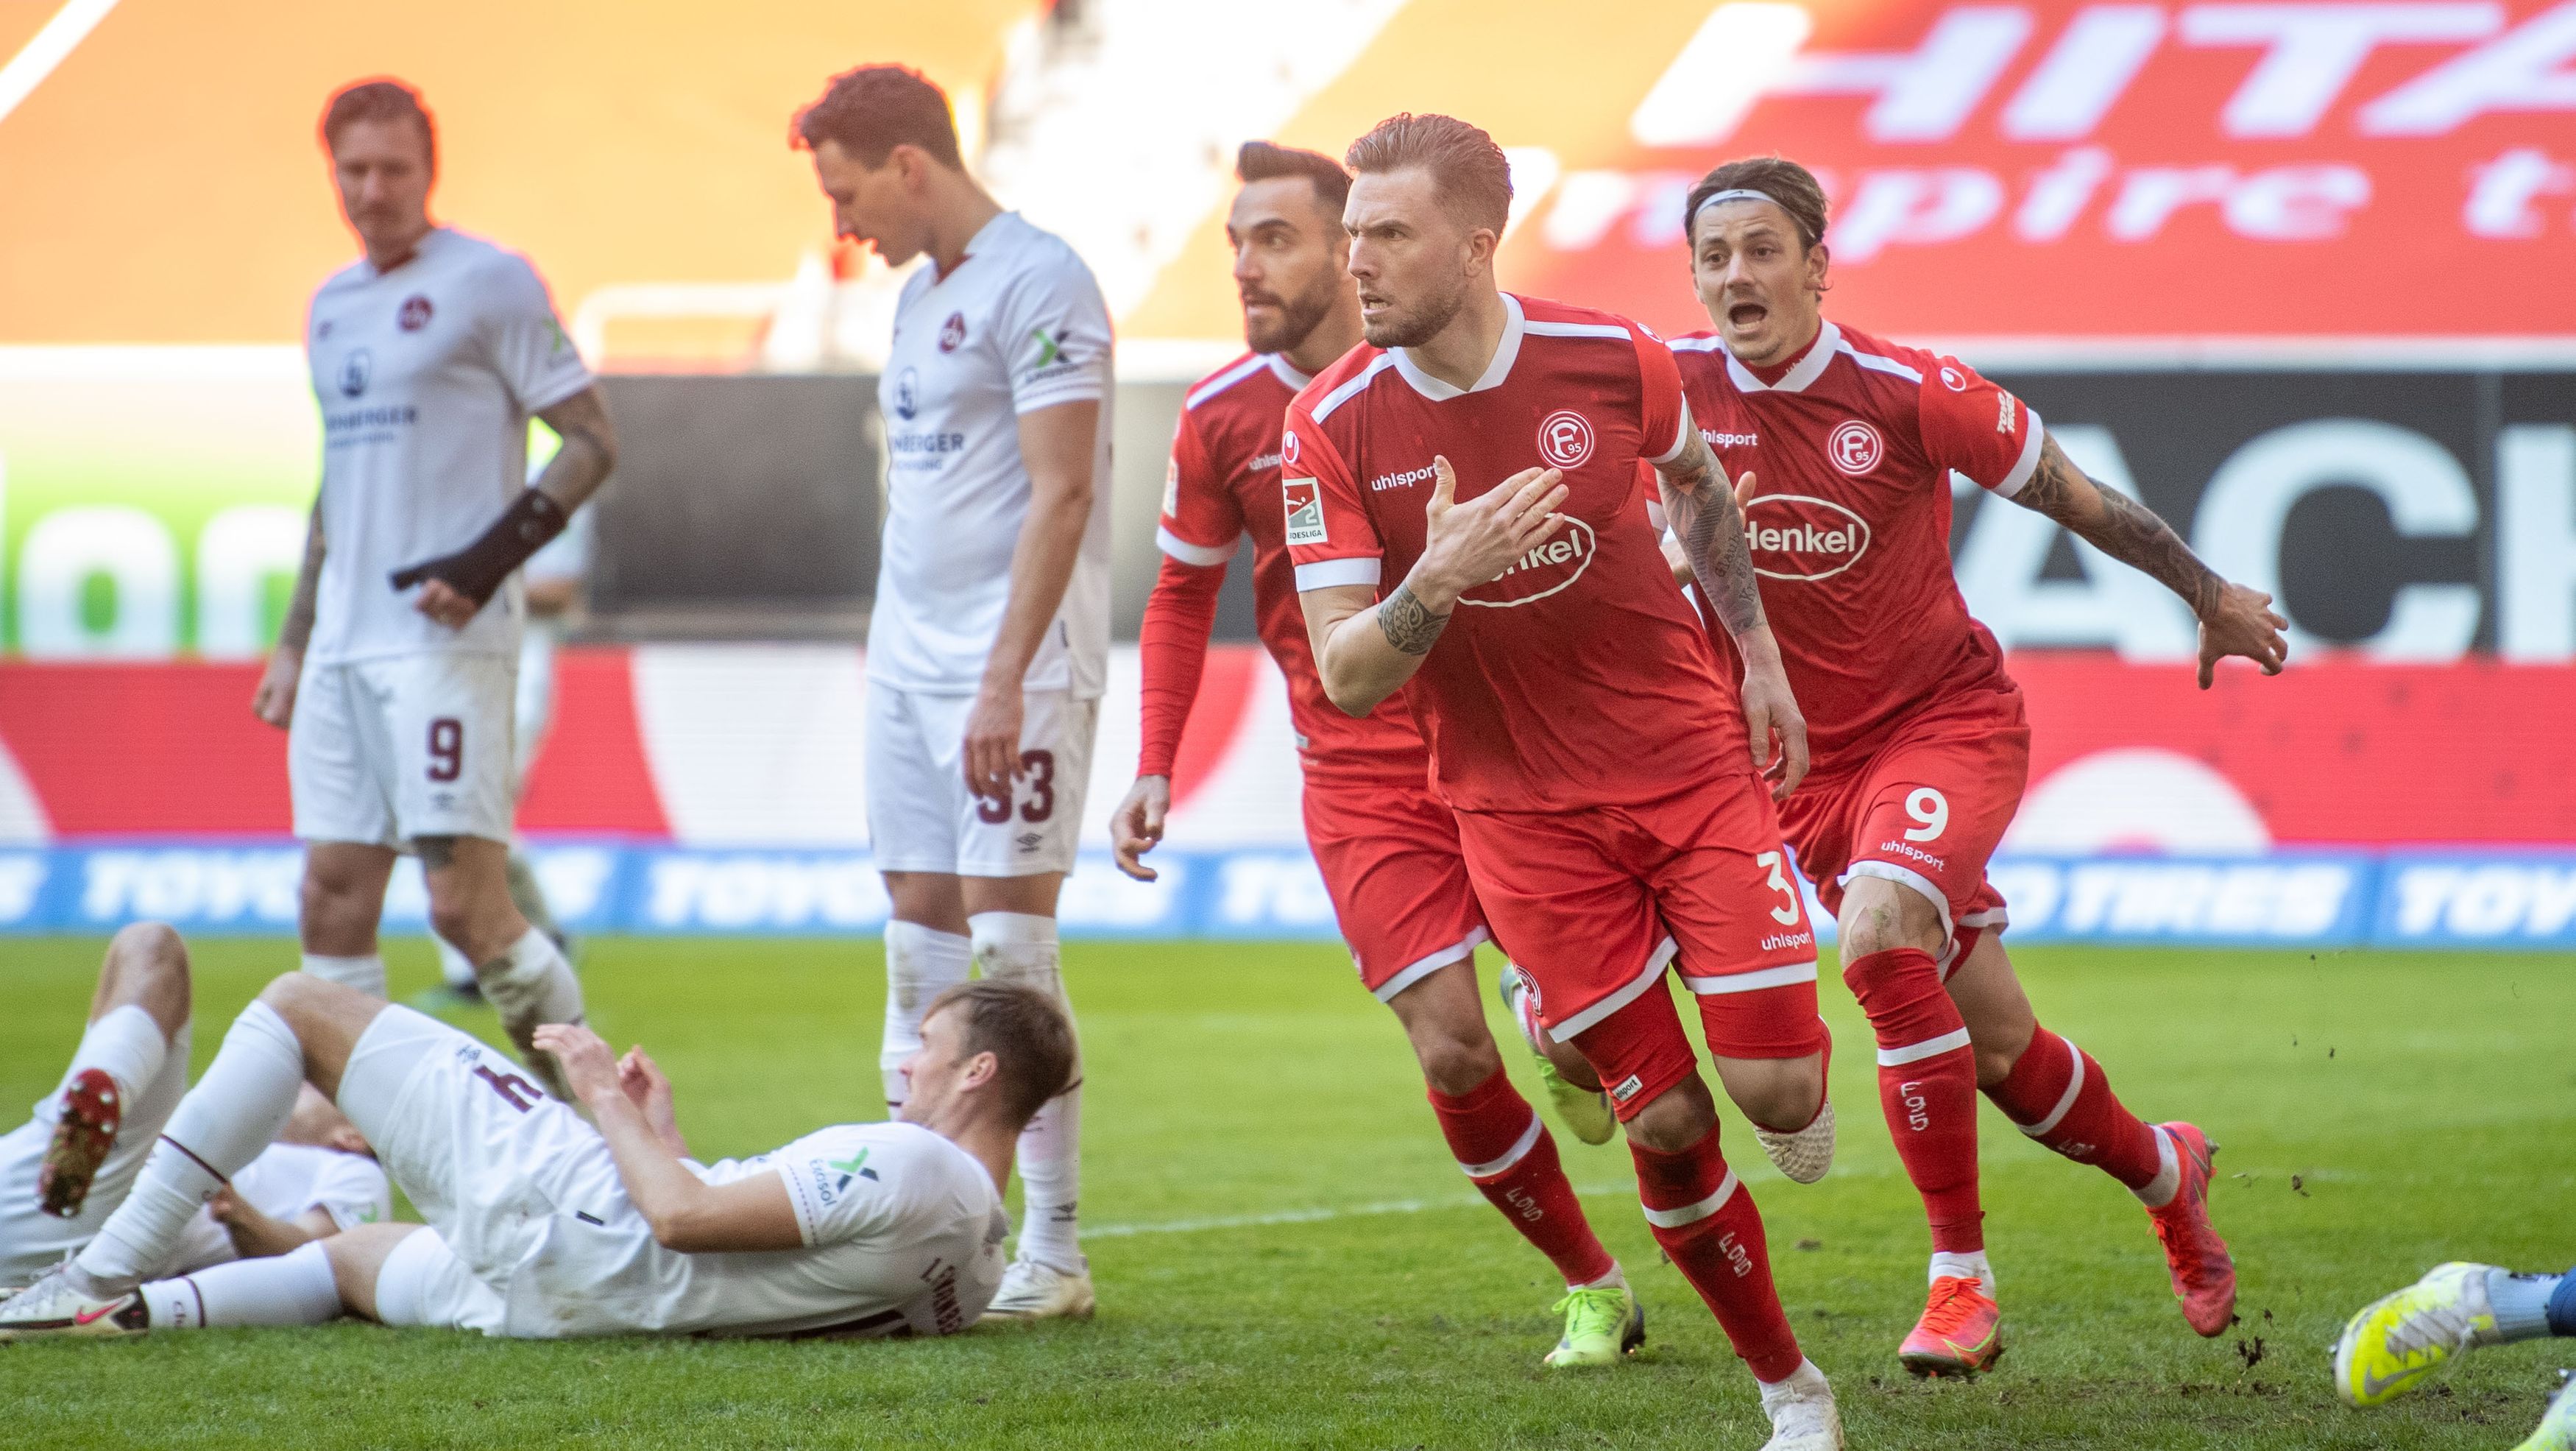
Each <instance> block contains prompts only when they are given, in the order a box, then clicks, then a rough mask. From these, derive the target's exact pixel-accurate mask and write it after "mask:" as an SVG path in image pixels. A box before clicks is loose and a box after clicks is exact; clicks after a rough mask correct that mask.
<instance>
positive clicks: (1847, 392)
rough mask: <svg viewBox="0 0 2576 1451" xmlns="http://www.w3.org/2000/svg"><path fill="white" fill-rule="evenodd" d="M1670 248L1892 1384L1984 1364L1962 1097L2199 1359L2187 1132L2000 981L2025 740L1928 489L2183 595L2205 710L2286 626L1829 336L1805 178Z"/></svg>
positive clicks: (2218, 1262) (2040, 460)
mask: <svg viewBox="0 0 2576 1451" xmlns="http://www.w3.org/2000/svg"><path fill="white" fill-rule="evenodd" d="M1684 225H1685V227H1686V229H1687V235H1688V237H1689V239H1690V243H1691V266H1692V276H1693V279H1694V281H1695V283H1696V285H1697V288H1698V292H1699V300H1700V303H1701V305H1702V306H1704V307H1706V308H1707V310H1708V315H1709V317H1710V319H1711V321H1712V322H1713V323H1714V324H1715V330H1714V331H1712V332H1709V333H1704V334H1700V335H1697V336H1693V337H1688V338H1682V339H1678V340H1676V341H1675V342H1674V343H1673V345H1672V346H1673V356H1674V358H1675V360H1676V361H1677V362H1678V364H1679V365H1680V368H1681V374H1682V381H1683V383H1684V385H1685V386H1686V387H1687V388H1688V390H1689V395H1690V409H1691V416H1692V417H1693V418H1694V419H1696V420H1697V421H1698V424H1699V427H1700V430H1701V435H1702V437H1704V438H1706V439H1707V440H1708V441H1709V444H1710V445H1711V446H1712V447H1713V448H1715V449H1716V451H1717V453H1718V455H1719V457H1720V459H1721V460H1722V461H1723V466H1724V468H1725V470H1726V473H1727V475H1728V476H1729V477H1730V478H1733V479H1735V480H1736V481H1737V483H1736V494H1737V500H1738V502H1739V503H1740V504H1741V505H1742V507H1743V509H1744V511H1745V516H1746V518H1747V520H1748V521H1749V522H1748V527H1747V530H1746V534H1747V537H1748V539H1749V540H1750V541H1751V548H1752V556H1753V565H1754V569H1755V571H1756V572H1757V573H1759V575H1760V576H1761V590H1762V604H1763V607H1764V608H1765V610H1766V611H1768V615H1769V619H1770V621H1771V624H1772V634H1773V636H1774V637H1776V639H1777V640H1778V642H1779V648H1780V655H1781V658H1782V660H1783V661H1784V662H1785V664H1786V666H1787V669H1788V674H1789V681H1790V684H1791V685H1792V686H1794V687H1795V688H1796V690H1797V694H1798V700H1799V702H1800V704H1801V705H1802V706H1804V707H1805V709H1806V713H1807V722H1808V728H1809V730H1810V732H1811V741H1812V745H1813V750H1814V756H1813V769H1812V770H1811V772H1810V774H1809V775H1808V777H1807V779H1806V781H1805V783H1804V784H1803V785H1801V786H1800V787H1799V788H1798V791H1797V794H1795V795H1793V796H1790V797H1788V798H1787V799H1786V800H1785V801H1783V802H1782V803H1781V806H1780V825H1781V829H1782V830H1783V831H1784V832H1785V833H1786V835H1787V836H1788V839H1789V844H1790V846H1791V847H1792V848H1794V849H1795V850H1796V852H1797V854H1798V866H1799V868H1800V869H1801V870H1803V871H1804V872H1806V873H1807V875H1808V876H1809V877H1810V878H1812V879H1813V880H1814V882H1815V884H1816V891H1817V895H1818V896H1819V897H1821V898H1822V899H1823V901H1824V904H1825V905H1826V906H1827V907H1828V908H1830V909H1832V910H1833V911H1834V913H1835V915H1836V917H1837V918H1838V919H1839V920H1840V923H1841V928H1842V938H1841V949H1842V961H1843V981H1844V982H1845V983H1846V984H1848V985H1849V986H1850V988H1851V991H1852V996H1854V997H1855V998H1857V999H1859V1000H1860V1005H1861V1007H1862V1009H1863V1010H1864V1011H1865V1012H1867V1013H1868V1014H1869V1021H1870V1028H1871V1030H1872V1032H1873V1034H1874V1035H1875V1037H1876V1038H1877V1048H1878V1065H1879V1066H1878V1083H1879V1102H1880V1106H1881V1107H1882V1109H1883V1110H1884V1111H1885V1113H1886V1115H1887V1124H1888V1130H1889V1133H1890V1134H1891V1136H1892V1137H1893V1138H1894V1139H1895V1140H1896V1151H1897V1155H1898V1157H1899V1158H1900V1159H1902V1160H1903V1162H1904V1164H1905V1169H1906V1173H1907V1175H1908V1176H1909V1177H1911V1178H1912V1179H1913V1181H1914V1186H1915V1188H1916V1190H1917V1191H1918V1192H1919V1193H1920V1194H1921V1195H1922V1199H1923V1207H1924V1212H1925V1215H1926V1218H1927V1219H1928V1220H1929V1221H1930V1224H1931V1239H1932V1251H1933V1253H1932V1262H1931V1267H1930V1277H1931V1288H1930V1293H1929V1295H1928V1297H1927V1300H1926V1304H1925V1306H1924V1310H1923V1315H1922V1318H1921V1320H1920V1321H1919V1322H1918V1323H1917V1324H1916V1326H1915V1328H1914V1330H1913V1331H1912V1333H1910V1334H1909V1335H1907V1336H1906V1338H1905V1340H1904V1342H1903V1344H1902V1346H1901V1347H1900V1348H1899V1350H1898V1356H1899V1358H1900V1359H1901V1360H1902V1361H1903V1362H1904V1364H1905V1367H1906V1368H1907V1369H1908V1370H1911V1371H1913V1372H1914V1373H1915V1374H1917V1375H1942V1374H1969V1373H1972V1372H1975V1371H1980V1370H1983V1369H1985V1368H1986V1367H1987V1366H1989V1365H1991V1364H1993V1363H1994V1359H1995V1357H1996V1356H1998V1355H2000V1354H2001V1353H2002V1352H2003V1337H2002V1332H2001V1325H2000V1312H1999V1311H1998V1309H1997V1308H1996V1305H1995V1299H1994V1274H1993V1270H1992V1269H1991V1268H1990V1267H1989V1266H1988V1264H1987V1262H1986V1253H1985V1244H1986V1242H1985V1230H1984V1218H1985V1214H1984V1210H1983V1208H1982V1206H1981V1205H1980V1203H1979V1199H1978V1183H1977V1094H1978V1091H1979V1090H1980V1089H1982V1090H1983V1091H1984V1093H1985V1096H1986V1097H1987V1098H1989V1099H1991V1100H1993V1102H1994V1104H1995V1106H1996V1107H1997V1108H2000V1109H2002V1110H2003V1111H2004V1113H2005V1115H2006V1116H2007V1117H2009V1118H2011V1119H2012V1121H2013V1122H2014V1123H2015V1124H2016V1125H2018V1126H2019V1127H2020V1128H2021V1131H2022V1132H2023V1133H2025V1134H2028V1135H2029V1136H2030V1137H2032V1138H2034V1139H2037V1140H2038V1141H2039V1142H2041V1143H2042V1144H2045V1145H2047V1146H2048V1147H2049V1148H2051V1149H2054V1150H2056V1151H2057V1152H2058V1153H2060V1154H2063V1155H2065V1156H2066V1157H2068V1158H2070V1159H2073V1160H2075V1161H2077V1162H2078V1163H2087V1164H2093V1165H2095V1166H2097V1167H2099V1168H2100V1169H2101V1170H2102V1171H2103V1172H2104V1173H2107V1174H2109V1175H2110V1176H2111V1177H2113V1178H2115V1179H2117V1180H2118V1181H2119V1182H2120V1183H2121V1184H2122V1185H2123V1186H2125V1187H2126V1188H2128V1189H2129V1191H2130V1192H2132V1193H2134V1194H2135V1195H2136V1196H2137V1197H2138V1199H2139V1200H2140V1202H2142V1203H2144V1204H2145V1205H2146V1206H2147V1210H2148V1213H2149V1215H2150V1216H2151V1223H2152V1224H2153V1225H2154V1228H2155V1232H2156V1236H2157V1238H2158V1239H2159V1240H2160V1241H2161V1242H2162V1243H2163V1246H2164V1251H2165V1260H2166V1266H2167V1269H2168V1271H2169V1272H2170V1274H2171V1278H2172V1281H2173V1289H2174V1293H2175V1295H2177V1296H2178V1297H2180V1298H2181V1300H2182V1309H2183V1316H2184V1318H2185V1319H2186V1320H2188V1321H2189V1322H2190V1324H2191V1327H2192V1329H2194V1330H2196V1331H2198V1332H2200V1333H2201V1334H2203V1335H2216V1334H2218V1333H2219V1332H2220V1331H2222V1330H2224V1329H2226V1328H2227V1325H2228V1323H2229V1317H2230V1314H2231V1312H2232V1310H2233V1308H2234V1305H2235V1301H2236V1270H2235V1266H2234V1264H2233V1262H2232V1261H2231V1260H2230V1259H2229V1257H2228V1253H2227V1246H2226V1244H2225V1243H2224V1242H2223V1241H2221V1240H2220V1239H2219V1237H2218V1234H2217V1231H2215V1230H2214V1229H2212V1228H2211V1227H2210V1223H2209V1212H2208V1205H2207V1191H2208V1185H2209V1165H2210V1155H2211V1153H2212V1152H2214V1150H2213V1147H2212V1146H2211V1145H2210V1143H2209V1141H2208V1139H2207V1138H2206V1137H2204V1136H2203V1135H2202V1133H2201V1131H2200V1130H2199V1129H2198V1128H2195V1127H2193V1126H2192V1125H2190V1124H2187V1123H2168V1124H2163V1125H2160V1126H2150V1125H2149V1124H2147V1123H2146V1122H2145V1121H2143V1120H2141V1119H2140V1118H2139V1117H2138V1116H2137V1115H2135V1114H2133V1113H2131V1112H2130V1111H2129V1110H2128V1109H2127V1108H2126V1107H2125V1106H2123V1105H2122V1104H2121V1102H2120V1100H2119V1097H2118V1096H2117V1095H2115V1094H2114V1093H2112V1091H2111V1085H2110V1083H2109V1081H2108V1080H2107V1079H2106V1078H2105V1077H2104V1076H2103V1073H2102V1066H2101V1065H2100V1064H2098V1063H2096V1062H2094V1061H2093V1060H2092V1058H2091V1057H2089V1056H2087V1055H2086V1054H2085V1053H2084V1052H2083V1051H2082V1050H2081V1049H2079V1048H2077V1047H2076V1046H2075V1045H2074V1044H2072V1043H2069V1042H2068V1041H2066V1040H2065V1039H2063V1038H2060V1037H2058V1036H2056V1035H2055V1034H2053V1033H2051V1032H2049V1031H2048V1030H2047V1029H2045V1028H2042V1027H2040V1026H2039V1024H2038V1021H2037V1020H2036V1019H2035V1018H2034V1017H2033V1016H2032V1013H2031V1007H2030V1000H2029V999H2028V998H2027V997H2025V996H2023V994H2022V988H2021V983H2020V980H2019V979H2018V978H2016V977H2015V976H2014V974H2013V970H2012V963H2011V961H2010V960H2009V959H2008V958H2007V957H2006V956H2005V955H2004V949H2003V940H2002V933H2003V930H2004V923H2005V917H2004V901H2003V898H2002V897H2001V896H2000V895H1999V894H1997V893H1996V891H1995V889H1994V887H1993V886H1992V885H1991V884H1990V883H1989V882H1988V881H1987V880H1986V861H1987V859H1988V858H1989V857H1990V856H1991V855H1992V854H1993V853H1994V850H1995V845H1996V843H1997V842H1998V841H1999V840H2001V838H2002V836H2003V832H2004V828H2005V827H2006V826H2007V825H2008V824H2010V822H2011V821H2012V819H2013V813H2014V810H2015V809H2016V808H2017V807H2018V806H2019V805H2020V803H2021V793H2022V784H2023V779H2024V777H2025V776H2026V775H2027V774H2028V772H2029V766H2030V726H2029V723H2028V720H2027V718H2026V717H2025V715H2024V713H2023V709H2022V698H2021V690H2020V688H2019V687H2018V686H2016V685H2014V684H2013V681H2012V677H2011V676H2010V675H2009V674H2008V673H2006V671H2005V668H2004V660H2003V651H2002V650H2001V648H2000V647H1998V646H1997V645H1996V643H1995V640H1994V637H1993V636H1992V635H1991V634H1989V633H1987V631H1986V629H1985V627H1984V626H1982V625H1979V624H1978V623H1977V622H1976V621H1975V620H1973V619H1971V618H1969V616H1968V610H1967V606H1966V605H1965V604H1964V603H1963V602H1962V601H1961V599H1960V596H1959V589H1958V586H1957V584H1956V583H1955V582H1954V581H1953V580H1952V578H1951V572H1950V552H1949V541H1950V475H1951V473H1952V471H1954V470H1955V471H1957V472H1958V473H1961V474H1964V475H1966V476H1967V477H1968V478H1969V479H1971V480H1973V481H1975V482H1976V483H1977V484H1978V485H1980V486H1982V487H1983V488H1985V489H1987V490H1989V491H1990V492H1992V493H1993V494H1994V495H1996V497H1998V498H2000V499H2008V500H2010V501H2011V502H2013V503H2014V504H2017V505H2019V506H2021V507H2023V508H2026V509H2032V510H2036V511H2038V512H2039V513H2042V514H2045V515H2047V516H2048V517H2050V518H2052V519H2055V520H2056V521H2058V522H2059V523H2061V524H2063V525H2065V526H2066V527H2067V528H2068V529H2070V530H2072V531H2073V532H2074V533H2076V534H2077V535H2079V536H2081V537H2083V538H2084V539H2087V540H2089V541H2091V542H2092V543H2094V544H2095V545H2097V546H2099V547H2100V548H2101V549H2102V550H2103V551H2104V552H2105V553H2107V554H2109V555H2110V556H2111V557H2112V558H2114V559H2118V560H2121V561H2123V562H2125V563H2127V564H2129V565H2131V566H2133V567H2135V568H2137V569H2140V570H2143V571H2145V572H2146V573H2148V574H2150V575H2153V576H2154V577H2155V578H2156V579H2157V580H2159V581H2161V582H2163V583H2164V584H2165V585H2167V586H2168V587H2170V588H2171V589H2172V590H2173V591H2174V592H2175V593H2176V594H2179V595H2181V596H2182V597H2183V599H2184V600H2186V601H2187V602H2189V603H2190V605H2191V607H2192V611H2193V613H2194V614H2196V615H2198V616H2199V618H2200V627H2201V648H2200V683H2201V684H2202V685H2203V686H2207V685H2208V684H2209V683H2210V672H2211V670H2212V669H2213V668H2214V667H2215V665H2216V663H2217V661H2218V660H2219V659H2221V658H2222V657H2224V656H2228V655H2241V656H2244V657H2246V658H2248V659H2251V660H2254V661H2255V662H2257V663H2258V664H2260V665H2261V666H2262V667H2263V669H2264V670H2265V671H2267V672H2277V671H2278V670H2279V669H2280V668H2281V657H2282V652H2283V651H2284V650H2285V649H2286V648H2287V645H2286V643H2285V642H2284V641H2283V639H2282V637H2281V634H2280V631H2281V628H2282V626H2283V625H2284V624H2286V623H2287V622H2286V621H2284V620H2283V619H2281V617H2280V616H2278V615H2275V614H2273V613H2271V611H2270V610H2269V609H2268V606H2269V605H2270V603H2271V597H2270V596H2268V595H2265V594H2262V593H2259V592H2257V591H2255V590H2250V589H2247V588H2245V587H2243V586H2242V585H2235V584H2230V583H2228V582H2227V581H2225V580H2223V579H2221V578H2219V577H2218V576H2217V575H2215V574H2213V573H2211V572H2210V570H2209V568H2208V567H2207V566H2206V565H2204V564H2202V563H2201V562H2200V560H2199V559H2197V558H2195V557H2194V556H2193V555H2192V552H2191V550H2190V549H2189V548H2187V547H2186V546H2185V545H2184V544H2183V542H2182V540H2181V539H2180V538H2178V537H2176V536H2175V534H2174V532H2173V530H2172V529H2171V528H2169V527H2168V526H2167V525H2166V524H2165V522H2164V521H2163V520H2161V519H2159V518H2157V517H2156V516H2155V515H2154V514H2152V513H2150V512H2148V511H2147V510H2146V509H2145V508H2144V507H2143V506H2141V505H2139V504H2138V503H2137V502H2135V501H2134V500H2132V499H2130V498H2128V497H2127V496H2126V495H2123V494H2121V493H2119V492H2118V491H2116V490H2113V489H2111V488H2108V487H2106V486H2102V485H2098V484H2096V483H2094V481H2093V480H2091V479H2089V478H2087V477H2085V475H2084V474H2083V472H2082V471H2081V470H2079V469H2077V468H2076V467H2075V466H2074V464H2073V463H2071V462H2069V461H2068V460H2067V457H2066V455H2065V454H2064V453H2063V452H2061V451H2060V450H2059V448H2058V446H2057V444H2056V442H2055V441H2054V440H2052V439H2050V438H2049V437H2048V433H2047V429H2046V428H2045V426H2044V425H2042V424H2041V422H2040V420H2039V416H2038V415H2037V414H2035V413H2033V412H2031V410H2030V408H2029V407H2028V405H2026V404H2024V403H2023V402H2022V401H2021V400H2020V399H2018V398H2016V397H2014V396H2013V395H2012V394H2010V393H2007V392H2005V391H2003V390H2002V389H2000V388H1997V387H1996V386H1995V385H1994V384H1992V383H1989V382H1987V381H1986V380H1985V379H1983V378H1981V377H1978V376H1977V374H1976V373H1975V372H1974V371H1973V370H1972V369H1970V368H1969V367H1968V366H1967V365H1966V364H1964V363H1961V362H1958V361H1956V360H1955V359H1950V358H1944V357H1940V356H1938V355H1936V354H1933V353H1928V352H1924V351H1922V350H1920V349H1915V348H1906V347H1899V346H1896V345H1892V344H1888V343H1882V342H1879V341H1878V340H1876V339H1874V338H1871V337H1869V336H1867V335H1865V334H1863V333H1859V332H1855V331H1852V330H1849V329H1846V328H1838V327H1836V326H1835V325H1834V324H1833V323H1831V322H1828V321H1826V320H1825V319H1824V317H1823V315H1822V313H1821V311H1820V305H1821V303H1822V300H1823V293H1824V290H1825V287H1826V285H1827V282H1826V268H1827V265H1828V255H1827V251H1826V247H1825V243H1824V234H1825V195H1824V191H1823V189H1822V188H1820V187H1819V186H1818V185H1817V184H1816V179H1815V178H1814V177H1813V176H1811V175H1810V174H1809V173H1808V172H1807V170H1806V168H1804V167H1802V166H1800V165H1798V164H1797V163H1796V162H1794V161H1787V160H1783V159H1781V158H1779V157H1756V158H1752V159H1749V160H1743V161H1732V162H1729V163H1727V164H1726V165H1724V166H1721V167H1719V168H1717V169H1716V170H1715V171H1712V172H1710V173H1709V174H1708V175H1707V177H1706V178H1704V179H1703V180H1702V181H1701V182H1700V183H1699V185H1698V186H1696V187H1694V188H1693V189H1692V190H1691V192H1690V195H1689V199H1688V206H1687V210H1686V212H1685V218H1684ZM1989 507H1991V506H1989ZM1675 572H1676V573H1677V574H1678V573H1680V569H1679V567H1678V566H1676V570H1675ZM1711 633H1712V635H1714V636H1715V637H1716V638H1717V642H1718V644H1719V646H1720V648H1721V649H1729V648H1732V647H1731V644H1730V641H1729V639H1728V637H1727V636H1725V635H1723V634H1720V633H1719V632H1717V631H1715V630H1712V631H1711Z"/></svg>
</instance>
